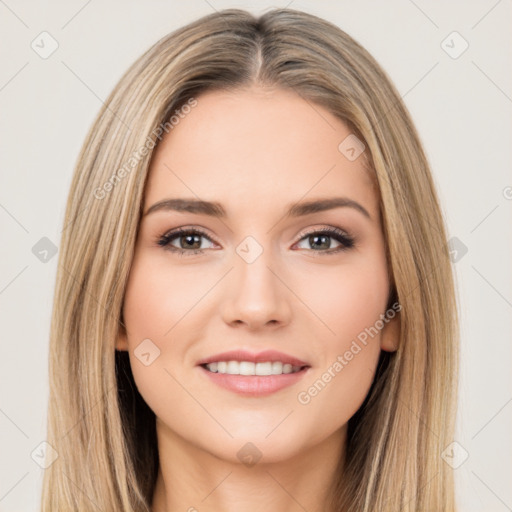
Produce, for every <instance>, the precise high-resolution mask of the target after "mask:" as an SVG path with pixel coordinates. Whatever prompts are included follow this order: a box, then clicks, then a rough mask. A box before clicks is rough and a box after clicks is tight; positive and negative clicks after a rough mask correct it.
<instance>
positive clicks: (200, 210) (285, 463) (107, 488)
mask: <svg viewBox="0 0 512 512" xmlns="http://www.w3.org/2000/svg"><path fill="white" fill-rule="evenodd" d="M65 225H66V226H68V227H67V228H66V230H65V231H64V234H63V239H62V243H61V250H60V261H59V275H58V279H57V289H56V296H55V303H54V312H53V320H52V333H51V355H50V375H51V393H50V404H49V424H48V442H49V444H50V445H52V447H53V448H54V449H55V450H56V451H57V453H58V454H59V456H58V458H57V460H56V461H55V463H54V464H53V465H51V466H50V467H49V468H48V469H47V470H46V473H45V479H44V489H43V506H42V509H43V510H44V511H53V510H67V509H69V510H80V511H86V510H96V509H101V510H124V511H149V510H152V511H154V512H163V511H171V510H172V511H174V510H190V511H193V510H198V511H206V510H223V511H229V510H235V509H236V510H244V511H249V512H250V511H251V510H263V509H265V510H283V511H284V510H289V511H292V510H308V511H310V512H312V511H317V510H318V511H344V512H345V511H365V512H366V511H368V512H369V511H375V510H378V511H398V510H400V511H402V512H405V511H411V512H412V511H441V510H442V511H452V510H455V504H454V491H453V481H452V474H451V469H450V467H449V466H448V465H447V464H445V463H444V461H443V459H442V458H441V452H442V451H443V450H444V449H445V448H446V447H447V446H448V445H449V444H450V443H451V442H452V441H453V430H454V417H455V403H456V401H455V400H456V383H457V371H456V370H457V319H456V304H455V298H454V285H453V278H452V270H451V266H450V259H449V253H448V249H447V241H446V233H445V228H444V222H443V219H442V215H441V212H440V207H439V204H438V200H437V196H436V192H435V189H434V185H433V182H432V178H431V174H430V170H429V166H428V163H427V160H426V157H425V155H424V152H423V150H422V147H421V144H420V141H419V138H418V135H417V133H416V130H415V128H414V126H413V124H412V121H411V119H410V116H409V114H408V112H407V110H406V108H405V106H404V105H403V103H402V101H401V99H400V96H399V95H398V93H397V92H396V90H395V89H394V87H393V86H392V84H391V83H390V81H389V79H388V78H387V76H386V75H385V73H384V72H383V71H382V69H381V68H380V67H379V66H378V64H377V63H376V62H375V60H374V59H373V58H372V57H371V56H370V55H369V54H368V52H366V51H365V50H364V49H363V48H362V47H361V46H360V45H359V44H358V43H356V42H355V41H354V40H353V39H352V38H350V37H349V36H348V35H347V34H346V33H344V32H343V31H342V30H340V29H339V28H337V27H336V26H334V25H332V24H331V23H329V22H327V21H324V20H322V19H319V18H317V17H315V16H312V15H309V14H306V13H303V12H299V11H295V10H289V9H278V10H274V11H271V12H267V13H266V14H264V15H262V16H261V17H259V18H256V17H254V16H252V15H251V14H249V13H247V12H245V11H242V10H236V9H230V10H225V11H221V12H219V13H215V14H212V15H210V16H206V17H204V18H201V19H199V20H197V21H195V22H193V23H191V24H189V25H187V26H186V27H183V28H181V29H179V30H177V31H175V32H174V33H172V34H170V35H169V36H167V37H165V38H163V39H162V40H160V41H159V42H158V43H156V44H155V45H154V46H153V47H152V48H151V49H149V50H148V51H147V52H146V53H145V54H144V55H143V56H142V57H141V58H140V59H138V60H137V62H135V64H134V65H133V66H132V67H131V68H130V69H129V70H128V72H127V73H126V74H125V76H123V77H122V79H121V80H120V82H119V84H118V86H117V87H116V88H115V90H114V91H113V93H112V94H111V96H110V98H109V99H108V100H107V101H106V102H105V106H104V108H103V109H102V111H101V112H100V114H99V116H98V118H97V119H96V121H95V123H94V125H93V127H92V128H91V131H90V133H89V135H88V137H87V140H86V141H85V144H84V146H83V149H82V152H81V155H80V157H79V161H78V164H77V168H76V170H75V175H74V179H73V183H72V186H71V191H70V195H69V199H68V205H67V212H66V220H65Z"/></svg>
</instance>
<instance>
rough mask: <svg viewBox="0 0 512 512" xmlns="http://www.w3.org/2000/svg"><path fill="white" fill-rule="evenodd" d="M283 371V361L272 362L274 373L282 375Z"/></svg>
mask: <svg viewBox="0 0 512 512" xmlns="http://www.w3.org/2000/svg"><path fill="white" fill-rule="evenodd" d="M281 373H283V363H281V362H280V361H276V362H274V363H272V375H281Z"/></svg>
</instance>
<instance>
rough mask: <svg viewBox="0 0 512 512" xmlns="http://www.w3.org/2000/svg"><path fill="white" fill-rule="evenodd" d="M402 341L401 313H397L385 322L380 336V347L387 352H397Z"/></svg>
mask: <svg viewBox="0 0 512 512" xmlns="http://www.w3.org/2000/svg"><path fill="white" fill-rule="evenodd" d="M399 341H400V314H399V313H396V314H395V316H394V317H393V318H390V319H389V320H388V321H387V322H385V323H384V327H383V328H382V331H381V336H380V348H381V349H382V350H384V351H386V352H395V351H396V350H397V349H398V344H399Z"/></svg>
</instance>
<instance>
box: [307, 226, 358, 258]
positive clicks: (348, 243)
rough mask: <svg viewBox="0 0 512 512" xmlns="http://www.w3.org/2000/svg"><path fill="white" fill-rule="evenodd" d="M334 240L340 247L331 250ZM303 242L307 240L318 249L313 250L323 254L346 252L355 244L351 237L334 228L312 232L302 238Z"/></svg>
mask: <svg viewBox="0 0 512 512" xmlns="http://www.w3.org/2000/svg"><path fill="white" fill-rule="evenodd" d="M333 238H334V239H335V240H336V241H337V242H338V243H339V246H338V247H336V248H334V249H332V248H331V241H332V240H331V239H333ZM302 240H305V241H306V243H307V244H309V245H310V246H311V247H316V249H313V250H314V251H315V252H319V253H323V254H335V253H338V252H340V251H346V250H348V249H350V248H352V247H354V244H355V241H354V239H353V238H352V237H351V236H349V235H348V234H347V233H345V232H344V231H342V230H341V229H338V228H333V227H330V228H325V229H322V230H318V231H310V232H309V233H306V234H305V235H304V236H303V237H302V238H301V242H302ZM299 243H300V242H299ZM322 249H328V250H322Z"/></svg>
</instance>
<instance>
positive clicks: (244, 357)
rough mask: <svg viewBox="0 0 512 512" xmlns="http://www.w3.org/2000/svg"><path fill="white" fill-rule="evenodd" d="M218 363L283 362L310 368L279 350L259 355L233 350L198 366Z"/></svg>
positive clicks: (201, 362) (204, 360)
mask: <svg viewBox="0 0 512 512" xmlns="http://www.w3.org/2000/svg"><path fill="white" fill-rule="evenodd" d="M218 361H249V362H251V363H265V362H267V361H270V362H271V363H273V362H275V361H281V362H282V363H285V364H286V363H288V364H291V365H292V366H308V363H306V362H304V361H301V360H300V359H297V358H296V357H292V356H289V355H288V354H283V353H282V352H278V351H277V350H264V351H263V352H259V353H258V354H253V353H251V352H247V351H246V350H231V351H229V352H222V353H220V354H215V355H214V356H211V357H207V358H205V359H201V360H200V361H198V363H197V364H198V365H203V364H208V363H215V362H218Z"/></svg>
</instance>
